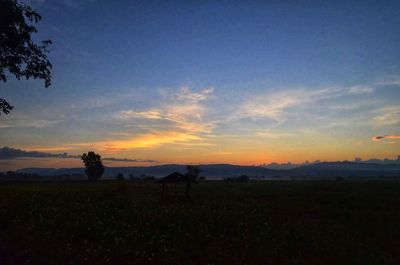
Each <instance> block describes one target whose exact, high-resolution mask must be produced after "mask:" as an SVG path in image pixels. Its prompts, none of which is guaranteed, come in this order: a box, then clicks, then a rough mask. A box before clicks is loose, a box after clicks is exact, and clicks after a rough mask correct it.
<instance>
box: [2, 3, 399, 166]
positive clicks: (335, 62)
mask: <svg viewBox="0 0 400 265" xmlns="http://www.w3.org/2000/svg"><path fill="white" fill-rule="evenodd" d="M31 5H32V6H33V7H35V8H36V9H37V10H38V11H39V12H40V14H41V15H42V17H43V20H42V21H41V22H40V24H39V26H38V28H39V34H37V38H38V39H43V38H45V39H46V38H50V39H52V40H53V50H52V52H51V54H50V60H51V61H52V64H53V67H54V69H53V83H52V86H51V87H50V88H48V89H45V88H44V87H43V83H42V82H41V81H32V80H29V81H16V80H12V78H10V80H9V81H8V82H7V83H5V84H1V90H0V91H1V96H2V97H4V98H6V99H8V100H9V101H10V102H11V103H12V104H14V105H15V106H16V108H15V110H14V111H13V112H12V113H11V114H10V115H8V116H7V117H5V116H2V117H0V132H1V136H0V137H1V138H0V140H1V143H2V145H6V146H12V147H18V148H21V149H26V150H45V151H54V152H56V151H57V152H58V151H65V152H70V153H73V154H79V153H82V152H85V151H87V150H88V149H95V150H96V151H98V152H100V153H105V154H108V153H110V155H112V156H115V157H128V158H140V159H155V160H158V161H160V163H170V162H180V163H190V162H193V163H206V162H207V163H208V162H227V163H238V164H256V163H262V162H272V161H280V162H284V161H289V160H291V161H302V160H303V161H304V160H307V159H308V160H313V159H326V160H340V159H350V158H353V157H354V156H363V157H365V158H369V157H380V158H383V157H386V156H388V157H393V156H397V154H399V153H400V152H399V150H400V148H399V145H398V140H397V138H396V137H394V138H393V137H392V138H389V139H382V140H380V141H372V140H371V138H372V137H374V136H378V135H381V136H384V135H392V136H398V135H399V134H400V129H399V128H400V118H399V117H400V107H399V104H398V102H399V99H400V93H399V89H400V63H399V62H400V16H399V15H398V11H399V10H400V2H398V1H331V2H330V3H328V1H159V2H157V1H143V2H134V1H99V0H84V1H74V0H57V1H49V0H40V1H39V0H36V1H33V0H32V1H31Z"/></svg>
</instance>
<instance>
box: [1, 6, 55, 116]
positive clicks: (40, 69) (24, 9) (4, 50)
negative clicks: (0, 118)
mask: <svg viewBox="0 0 400 265" xmlns="http://www.w3.org/2000/svg"><path fill="white" fill-rule="evenodd" d="M40 20H41V16H40V15H39V13H37V12H36V11H35V10H33V9H32V8H31V7H30V6H28V5H27V4H24V3H21V2H18V1H17V0H0V80H2V81H4V82H6V81H7V76H6V72H9V73H10V74H12V75H14V76H15V77H16V78H17V79H18V80H19V79H21V78H22V77H25V78H26V79H29V78H34V79H43V80H44V83H45V87H48V86H50V84H51V68H52V66H51V63H50V62H49V60H48V58H47V55H46V54H47V53H48V52H49V49H48V48H49V45H50V44H51V41H50V40H44V41H42V43H41V44H36V43H34V42H33V40H32V34H33V33H36V32H37V29H36V27H35V26H33V25H32V23H38V22H39V21H40ZM12 108H13V107H12V106H11V105H10V104H9V103H8V102H7V101H6V100H4V99H0V115H1V113H4V114H8V113H9V112H10V111H11V110H12Z"/></svg>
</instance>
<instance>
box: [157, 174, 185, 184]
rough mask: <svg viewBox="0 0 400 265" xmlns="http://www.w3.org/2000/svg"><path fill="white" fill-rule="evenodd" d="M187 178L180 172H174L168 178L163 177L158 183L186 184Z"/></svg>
mask: <svg viewBox="0 0 400 265" xmlns="http://www.w3.org/2000/svg"><path fill="white" fill-rule="evenodd" d="M186 180H187V178H186V176H185V175H182V174H181V173H179V172H174V173H172V174H169V175H168V176H166V177H163V178H162V179H160V180H159V181H158V182H160V183H177V182H186Z"/></svg>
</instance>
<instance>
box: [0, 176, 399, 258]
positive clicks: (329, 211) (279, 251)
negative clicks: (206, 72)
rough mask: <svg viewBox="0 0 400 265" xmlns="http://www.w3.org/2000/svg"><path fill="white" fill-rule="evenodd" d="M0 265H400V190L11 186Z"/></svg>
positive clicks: (384, 186)
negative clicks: (168, 195)
mask: <svg viewBox="0 0 400 265" xmlns="http://www.w3.org/2000/svg"><path fill="white" fill-rule="evenodd" d="M0 264H379V265H382V264H400V182H354V183H351V182H249V183H226V182H206V183H201V184H198V185H193V192H192V194H191V198H190V199H189V200H185V199H183V198H182V199H175V200H168V201H162V200H161V197H160V187H159V185H157V184H154V183H135V182H99V183H95V184H93V183H26V184H1V185H0Z"/></svg>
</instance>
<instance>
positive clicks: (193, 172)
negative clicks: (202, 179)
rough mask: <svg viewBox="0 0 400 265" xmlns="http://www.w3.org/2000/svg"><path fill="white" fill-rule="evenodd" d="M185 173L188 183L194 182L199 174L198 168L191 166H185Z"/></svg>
mask: <svg viewBox="0 0 400 265" xmlns="http://www.w3.org/2000/svg"><path fill="white" fill-rule="evenodd" d="M186 171H187V172H186V177H187V178H188V180H189V181H190V182H196V181H197V178H198V177H199V174H200V172H201V170H200V168H199V167H198V166H192V165H189V166H186Z"/></svg>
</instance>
